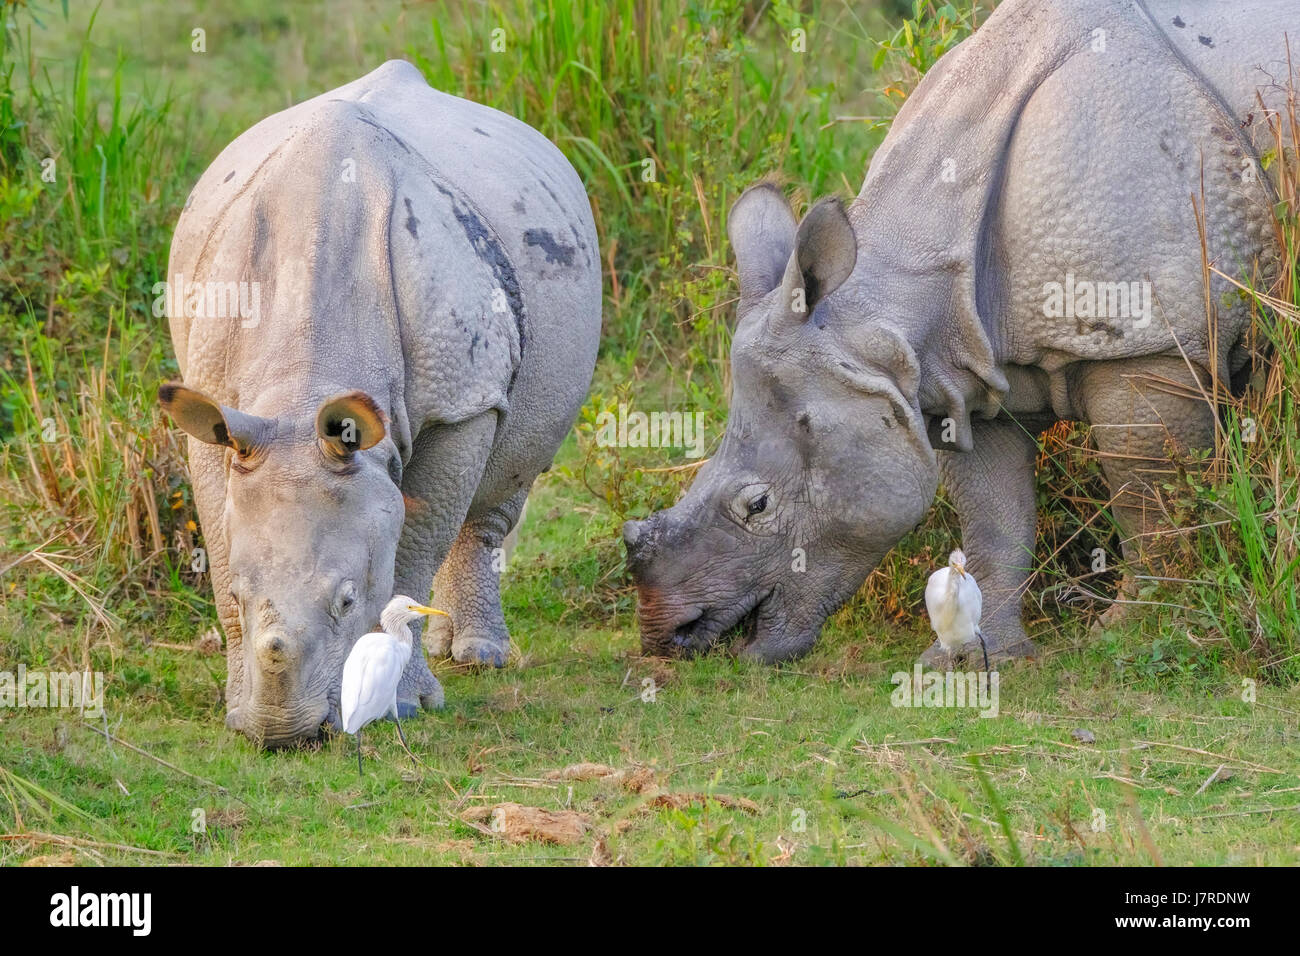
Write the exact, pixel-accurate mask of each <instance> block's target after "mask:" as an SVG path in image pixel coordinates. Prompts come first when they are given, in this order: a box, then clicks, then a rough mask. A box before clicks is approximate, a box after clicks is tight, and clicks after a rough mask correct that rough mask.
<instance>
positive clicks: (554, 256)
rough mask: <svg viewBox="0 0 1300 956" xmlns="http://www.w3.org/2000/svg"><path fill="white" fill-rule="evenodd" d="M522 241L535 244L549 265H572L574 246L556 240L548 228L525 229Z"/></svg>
mask: <svg viewBox="0 0 1300 956" xmlns="http://www.w3.org/2000/svg"><path fill="white" fill-rule="evenodd" d="M524 243H525V244H526V245H529V246H537V247H538V248H539V249H541V250H542V252H544V253H545V254H546V261H547V262H548V263H549V264H551V265H559V266H571V265H573V253H574V248H573V246H570V245H568V244H566V243H563V242H560V241H559V240H557V239H556V238H555V237H554V236H553V235H551V232H550V230H549V229H526V230H525V231H524Z"/></svg>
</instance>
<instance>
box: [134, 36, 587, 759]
mask: <svg viewBox="0 0 1300 956" xmlns="http://www.w3.org/2000/svg"><path fill="white" fill-rule="evenodd" d="M169 276H170V277H172V278H174V279H175V280H177V281H180V277H182V276H183V277H184V284H185V286H186V288H187V289H188V288H191V287H192V288H194V289H195V290H197V292H196V294H194V295H186V294H183V293H182V294H173V295H169V296H168V299H167V301H168V302H169V303H171V304H172V307H171V308H170V309H169V319H170V322H171V333H172V341H173V343H174V345H175V349H176V356H177V361H178V363H179V365H180V370H181V374H182V376H183V378H184V384H183V385H180V384H177V385H168V386H164V387H163V388H162V389H160V400H161V401H162V404H163V405H164V407H165V408H166V409H167V410H168V411H169V412H170V413H171V415H172V417H173V418H174V419H175V420H176V422H177V423H178V424H179V425H180V426H181V427H182V428H184V429H185V430H186V431H187V432H188V433H189V435H190V436H191V441H190V472H191V476H192V478H193V482H194V491H195V498H196V502H197V505H198V510H199V517H200V520H201V522H202V528H203V544H204V546H205V547H206V548H207V550H208V554H209V557H210V568H211V572H212V584H213V590H214V591H215V594H216V601H217V610H218V613H219V615H220V618H221V625H222V627H223V629H224V630H225V633H226V636H227V643H228V664H229V675H228V683H227V694H226V697H227V708H228V716H227V724H228V725H229V726H230V727H233V728H236V729H238V730H241V731H243V732H244V733H246V734H248V735H249V736H250V737H252V738H253V739H255V740H257V741H260V742H262V743H264V744H266V745H268V746H277V745H283V744H288V743H292V742H294V741H298V740H301V739H303V738H308V737H313V736H315V735H316V734H317V733H318V732H319V729H320V727H321V724H322V721H330V722H333V723H335V724H337V721H338V695H339V682H340V676H341V673H342V668H343V661H344V659H345V657H346V655H347V653H348V651H349V649H350V648H351V647H352V644H353V643H354V642H355V641H356V639H357V637H359V636H360V635H361V634H363V633H365V632H366V631H368V630H371V629H372V628H373V627H374V626H375V624H376V622H377V621H378V619H379V612H380V610H381V609H382V608H383V606H384V604H385V602H387V601H388V599H389V598H391V597H392V595H393V593H394V592H395V591H397V592H402V593H406V594H412V595H427V594H429V591H430V585H431V582H432V583H433V585H434V590H435V594H434V600H435V601H437V602H438V604H439V605H440V606H441V607H443V608H445V609H446V610H448V611H449V612H450V613H451V619H450V623H449V624H446V625H443V626H442V627H437V626H435V627H434V628H433V629H431V633H430V635H429V640H428V641H427V644H428V645H429V650H430V651H432V652H434V653H438V654H447V653H448V652H450V653H451V654H452V656H454V657H455V658H456V659H457V660H460V661H475V662H485V663H491V664H495V665H498V666H500V665H502V664H504V663H505V659H506V653H507V650H508V647H509V636H508V634H507V632H506V627H505V621H504V619H503V617H502V613H501V603H500V596H499V594H498V591H497V578H498V569H499V553H498V552H497V549H498V548H500V547H501V545H502V542H503V539H504V538H505V537H506V535H507V533H508V532H509V531H510V530H511V528H512V527H513V525H514V524H515V523H516V520H517V518H518V515H519V513H520V509H521V507H522V505H523V502H524V499H525V497H526V496H527V494H528V489H529V487H530V486H531V485H532V482H533V479H534V478H535V477H536V476H537V474H538V473H539V472H541V471H542V470H543V469H545V468H546V467H548V466H549V464H550V462H551V459H552V457H553V455H554V454H555V450H556V448H557V447H558V446H559V444H560V442H561V441H562V440H563V438H564V436H565V434H566V433H567V431H568V429H569V427H570V426H571V425H572V422H573V418H574V416H575V415H576V413H577V409H578V407H579V405H580V404H581V402H582V399H583V396H584V395H585V393H586V390H587V387H588V385H589V384H590V380H591V373H592V368H593V366H594V363H595V356H596V347H597V341H598V336H599V333H600V267H599V258H598V255H597V245H596V233H595V226H594V224H593V222H592V217H591V211H590V207H589V205H588V202H587V197H586V193H585V192H584V190H583V187H582V184H581V182H580V181H579V180H578V177H577V175H576V174H575V173H574V171H573V168H572V167H571V166H570V165H569V164H568V162H567V161H566V160H565V159H564V157H563V155H561V153H560V152H559V150H557V149H556V148H555V147H554V146H553V145H552V144H551V143H550V142H548V141H547V140H546V139H545V138H544V137H543V136H542V135H541V134H539V133H538V132H536V131H535V130H533V129H531V128H530V127H528V126H526V125H524V124H523V123H521V122H519V121H517V120H515V119H512V118H511V117H509V116H505V115H503V114H502V113H499V112H497V111H495V110H492V109H488V108H487V107H484V106H479V105H477V104H474V103H470V102H467V101H465V100H462V99H458V98H456V97H454V96H448V95H446V94H444V93H440V92H437V91H435V90H432V89H430V88H429V86H428V85H427V84H426V83H425V82H424V80H423V78H422V77H421V76H420V74H419V72H418V71H417V70H416V69H415V68H414V67H412V66H410V65H409V64H407V63H402V62H396V61H394V62H390V63H387V64H385V65H384V66H382V67H380V68H379V69H377V70H375V71H374V72H373V73H371V74H369V75H368V76H365V77H362V78H361V79H359V80H357V81H355V82H353V83H349V84H348V85H346V86H343V87H341V88H339V89H337V90H334V91H333V92H331V93H326V94H324V95H322V96H318V97H316V98H315V99H312V100H309V101H307V102H305V103H302V104H300V105H298V106H295V107H293V108H291V109H289V110H286V111H284V112H282V113H277V114H276V115H274V116H271V117H269V118H267V119H265V120H263V121H262V122H260V123H258V124H257V125H256V126H254V127H253V128H252V129H250V130H249V131H248V132H246V133H244V134H243V135H242V136H240V137H239V138H238V139H237V140H235V142H233V143H232V144H231V145H230V146H228V147H227V148H226V149H225V150H224V151H223V152H222V153H221V155H220V156H218V157H217V159H216V161H215V162H214V163H213V164H212V165H211V166H210V167H209V168H208V170H207V172H206V173H204V175H203V177H202V179H200V181H199V183H198V185H197V186H195V188H194V192H193V193H192V194H191V196H190V200H189V202H188V203H187V204H186V207H185V211H184V213H183V214H182V215H181V219H180V222H179V224H178V225H177V227H176V234H175V237H174V239H173V242H172V249H171V261H170V264H169ZM232 284H233V285H232ZM245 284H247V286H251V288H252V289H254V290H256V291H257V293H258V295H257V296H256V298H255V299H254V297H253V296H251V295H250V296H247V297H245V298H246V299H247V300H248V301H250V302H252V301H256V302H257V304H258V308H257V310H256V314H253V315H245V314H244V310H240V309H236V310H233V315H232V314H222V315H213V314H210V312H209V310H206V309H200V308H197V304H198V302H199V301H201V300H203V301H206V298H205V295H204V290H205V289H207V288H209V287H212V286H218V287H219V288H222V289H230V288H235V289H239V288H244V287H246V286H245ZM214 298H215V297H214ZM227 298H228V296H227ZM240 301H241V302H242V301H244V300H243V299H240ZM175 303H182V307H180V308H177V307H176V305H175ZM184 303H190V305H188V306H187V305H184ZM224 312H225V313H230V312H231V310H229V309H227V310H224ZM435 571H436V572H438V574H437V579H436V581H434V572H435ZM443 620H444V619H442V618H439V621H443ZM441 700H442V690H441V688H440V687H439V685H438V682H437V680H436V679H435V678H434V677H433V675H432V674H431V673H430V672H429V668H428V665H427V663H426V661H425V657H424V655H423V654H419V653H416V654H413V655H412V656H411V661H410V664H409V666H408V667H407V670H406V673H405V674H404V676H403V678H402V683H401V686H400V688H399V703H400V706H401V708H402V710H403V712H404V713H405V712H409V711H410V710H412V709H414V708H416V707H417V706H419V705H421V704H422V705H424V706H426V707H432V706H438V705H440V703H441Z"/></svg>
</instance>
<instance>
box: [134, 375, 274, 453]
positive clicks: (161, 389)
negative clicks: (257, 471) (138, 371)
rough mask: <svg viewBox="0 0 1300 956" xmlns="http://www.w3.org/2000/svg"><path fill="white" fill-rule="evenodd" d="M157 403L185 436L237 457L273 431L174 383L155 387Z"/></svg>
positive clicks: (263, 422)
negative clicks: (236, 454)
mask: <svg viewBox="0 0 1300 956" xmlns="http://www.w3.org/2000/svg"><path fill="white" fill-rule="evenodd" d="M158 403H159V404H160V405H162V407H163V410H164V411H165V412H167V414H168V415H170V416H171V417H172V420H173V421H174V422H176V424H177V425H179V426H180V427H181V429H182V430H183V431H184V432H185V433H186V434H188V435H192V436H193V437H195V438H197V439H198V440H199V441H202V442H207V443H208V444H209V445H225V446H226V447H227V448H233V449H234V450H235V451H237V452H238V453H239V454H240V455H247V454H248V453H249V452H251V451H252V450H253V449H254V448H255V447H256V446H257V445H259V444H260V443H262V442H264V441H266V439H267V437H268V436H269V435H270V433H271V432H272V431H273V430H274V423H273V422H271V421H270V420H269V419H266V418H259V417H258V416H256V415H245V414H244V413H243V412H239V411H236V410H235V409H233V408H227V407H226V406H225V405H221V404H218V403H217V402H215V401H214V400H212V399H211V398H209V397H208V396H207V395H204V394H203V393H202V392H200V391H196V390H195V389H192V388H186V387H185V386H184V385H178V384H176V383H175V382H167V383H165V384H163V385H159V386H158Z"/></svg>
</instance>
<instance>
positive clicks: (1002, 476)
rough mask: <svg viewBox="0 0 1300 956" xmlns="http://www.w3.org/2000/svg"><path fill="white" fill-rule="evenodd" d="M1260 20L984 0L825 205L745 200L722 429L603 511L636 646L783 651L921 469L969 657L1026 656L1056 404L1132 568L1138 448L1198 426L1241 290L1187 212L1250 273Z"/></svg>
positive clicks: (1203, 424)
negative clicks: (669, 492)
mask: <svg viewBox="0 0 1300 956" xmlns="http://www.w3.org/2000/svg"><path fill="white" fill-rule="evenodd" d="M1287 31H1289V33H1290V36H1291V37H1292V38H1293V39H1294V40H1296V41H1300V3H1296V2H1295V0H1243V2H1239V3H1226V2H1224V3H1212V2H1208V0H1202V2H1197V0H1179V2H1170V0H1145V2H1142V0H1077V2H1063V0H1061V2H1049V0H1007V2H1005V3H1003V4H1002V5H1001V6H1000V7H999V8H998V9H997V11H996V12H995V13H994V14H993V15H992V16H991V17H990V18H989V19H988V21H987V22H986V23H985V24H984V25H983V27H982V28H980V29H979V30H978V31H977V32H976V33H975V34H974V35H973V36H972V37H971V38H969V39H967V40H966V41H965V42H964V43H962V44H960V45H959V46H958V47H957V48H955V49H954V50H952V51H951V52H949V53H948V54H947V55H946V56H945V57H944V58H943V59H942V60H940V61H939V63H938V64H936V65H935V67H934V68H933V69H932V70H931V71H930V72H929V74H928V75H927V76H926V77H925V79H924V81H923V82H922V83H921V84H920V86H919V87H918V88H917V90H916V92H915V93H914V94H913V95H912V97H911V98H910V100H909V101H908V102H907V104H906V105H905V107H904V108H903V110H902V112H901V113H900V114H899V116H898V118H897V120H896V121H895V122H894V125H893V128H892V130H891V131H890V134H889V136H888V138H887V139H886V140H885V142H884V144H883V145H882V146H881V147H880V149H879V150H878V152H877V153H876V155H875V158H874V160H873V162H872V163H871V167H870V170H869V172H868V173H867V177H866V182H865V184H864V185H863V187H862V191H861V193H860V195H859V196H858V199H857V201H856V202H854V203H853V204H852V206H851V208H850V209H849V210H848V212H847V214H846V213H845V212H844V211H843V210H842V209H841V207H840V205H839V204H838V203H837V202H835V201H825V200H823V201H822V202H820V203H818V204H817V205H815V206H814V207H813V208H812V210H811V211H810V212H809V213H808V215H807V216H806V217H805V218H804V220H803V222H802V223H796V222H795V218H794V216H793V215H792V214H791V211H790V209H789V207H788V206H787V205H786V203H785V201H784V199H783V198H782V195H781V193H780V192H779V191H778V190H777V189H776V188H774V187H772V186H770V185H768V186H758V187H755V188H753V189H750V190H749V191H747V192H746V193H745V194H744V195H743V196H742V197H741V198H740V199H739V200H738V201H737V203H736V205H735V207H734V208H733V209H732V211H731V216H730V220H729V223H728V234H729V236H730V239H731V244H732V246H733V248H734V249H735V254H736V262H737V266H738V271H739V276H740V304H739V308H738V313H739V319H738V324H737V327H736V331H735V336H734V340H733V343H732V349H731V363H732V381H733V383H734V384H733V389H732V398H731V411H730V418H729V420H728V422H727V429H726V434H725V437H724V440H723V442H722V445H721V447H720V448H719V449H718V451H717V453H716V455H715V456H714V457H713V459H712V460H711V461H710V462H709V463H708V464H707V465H706V466H705V467H703V468H701V469H700V472H699V474H698V477H697V478H696V480H695V482H694V484H693V485H692V486H691V488H690V490H689V491H688V492H687V494H686V495H685V496H684V497H683V498H682V500H681V501H679V502H678V503H677V504H676V505H675V506H674V507H672V508H670V509H668V510H667V511H664V512H660V513H658V514H655V515H653V516H652V517H651V518H650V519H649V520H647V521H633V522H629V523H628V524H627V525H626V526H625V529H624V538H625V541H626V544H627V549H628V564H629V567H630V569H631V571H632V574H633V575H634V577H635V579H636V582H637V585H638V588H639V592H640V617H641V633H642V644H643V649H644V650H645V651H646V652H647V653H652V654H664V653H672V652H681V651H687V652H690V651H698V650H703V649H706V648H708V647H710V646H711V645H712V644H714V643H716V642H717V640H718V638H719V635H720V634H721V633H722V632H723V631H726V630H728V629H729V628H731V627H732V626H734V625H735V624H736V623H737V622H740V621H742V620H747V621H748V622H749V624H750V630H749V636H748V638H747V640H746V641H745V643H744V644H743V647H742V652H743V653H745V654H747V655H751V656H753V657H756V658H759V659H761V660H764V661H780V660H784V659H787V658H791V657H794V656H796V655H799V654H802V653H804V652H806V651H807V650H808V649H809V648H810V647H811V646H812V645H813V642H814V641H815V640H816V638H817V635H818V634H819V632H820V630H821V628H822V626H823V624H824V622H825V620H826V618H827V616H828V615H829V614H830V613H831V612H833V611H834V610H835V609H836V608H837V607H839V606H840V605H841V604H843V603H844V602H845V601H846V600H847V599H848V598H849V597H851V596H852V595H853V594H854V592H855V591H856V590H857V588H858V587H859V586H860V585H861V583H862V581H863V579H864V578H865V576H866V575H867V573H868V572H869V571H870V570H871V569H872V568H873V567H874V566H875V565H876V564H877V562H879V561H880V559H881V557H882V556H883V555H884V554H885V553H886V552H887V551H888V550H889V549H890V548H892V547H893V545H894V544H895V543H896V542H897V541H898V540H899V539H900V538H901V537H902V536H903V535H904V534H905V533H906V532H907V531H908V530H909V529H911V528H912V527H913V526H914V525H915V524H916V523H917V522H918V521H920V520H921V518H922V517H923V516H924V515H925V513H926V511H927V509H928V508H929V506H930V503H931V500H932V499H933V497H934V493H935V490H936V486H937V484H938V483H939V480H940V478H941V477H942V480H943V483H944V485H945V487H946V488H947V492H948V495H949V498H950V500H951V501H952V502H953V504H954V505H955V507H956V509H957V511H958V514H959V516H960V520H961V527H962V546H963V548H964V549H965V551H966V553H967V554H968V555H969V556H970V569H971V570H972V571H973V572H974V574H975V575H976V577H977V579H978V580H979V582H980V585H981V587H982V588H983V589H984V594H985V603H984V607H985V618H984V625H983V628H984V632H985V635H986V637H987V638H988V650H989V653H990V655H993V654H999V655H1001V656H1008V655H1014V654H1024V653H1029V652H1031V651H1032V649H1033V646H1032V644H1031V643H1030V642H1029V640H1028V638H1027V636H1026V633H1025V631H1024V628H1023V627H1022V624H1021V620H1020V597H1021V595H1022V593H1023V589H1024V587H1025V585H1026V582H1027V580H1028V577H1029V573H1030V568H1031V566H1032V565H1033V563H1034V530H1035V528H1034V526H1035V495H1034V462H1035V454H1036V451H1037V446H1036V443H1035V436H1036V435H1038V434H1039V432H1040V431H1041V430H1042V429H1043V428H1044V427H1046V426H1048V425H1049V424H1051V423H1052V422H1055V421H1057V420H1062V419H1073V420H1083V421H1087V422H1090V423H1091V424H1092V433H1093V436H1094V438H1095V441H1096V444H1097V446H1098V448H1099V450H1100V453H1101V456H1102V464H1103V466H1104V469H1105V473H1106V477H1107V479H1108V481H1109V483H1110V486H1111V489H1112V492H1113V493H1114V494H1115V495H1116V496H1117V499H1116V501H1115V504H1114V515H1115V518H1116V519H1117V522H1118V524H1119V525H1120V529H1121V531H1122V533H1123V536H1124V537H1125V539H1126V543H1125V546H1124V551H1125V554H1124V557H1125V558H1126V559H1129V560H1135V559H1137V558H1139V557H1140V555H1139V554H1138V551H1139V549H1138V548H1137V547H1135V546H1136V545H1137V543H1138V541H1139V540H1141V539H1139V538H1137V537H1136V536H1138V535H1139V534H1140V533H1141V532H1142V531H1143V530H1144V529H1145V530H1151V529H1153V528H1154V527H1155V526H1156V524H1157V522H1156V521H1155V520H1154V513H1153V511H1151V510H1149V509H1148V507H1147V505H1148V504H1149V502H1148V501H1147V500H1146V498H1145V496H1144V494H1143V493H1144V491H1149V488H1150V486H1152V485H1154V484H1156V483H1158V481H1159V478H1158V475H1157V474H1155V473H1158V472H1160V471H1162V470H1164V465H1165V464H1166V463H1168V462H1169V461H1170V454H1169V451H1170V449H1169V448H1167V447H1166V443H1167V441H1168V440H1169V439H1173V440H1174V442H1175V443H1176V444H1177V446H1179V447H1180V448H1196V447H1201V446H1206V445H1208V444H1210V443H1211V441H1212V435H1213V428H1214V420H1215V419H1214V413H1213V411H1212V410H1211V408H1210V407H1209V406H1208V405H1207V404H1206V402H1205V401H1203V400H1202V399H1201V397H1200V395H1201V388H1202V385H1203V384H1205V383H1208V381H1209V378H1210V373H1214V374H1215V375H1217V377H1218V379H1219V380H1220V381H1222V382H1224V383H1227V382H1229V381H1230V380H1231V379H1232V376H1233V375H1234V373H1239V372H1240V371H1241V370H1242V368H1243V365H1244V363H1245V362H1246V360H1247V356H1246V353H1245V350H1244V348H1243V343H1242V337H1243V332H1244V330H1245V329H1246V327H1247V324H1248V313H1249V309H1248V307H1247V305H1246V303H1245V302H1243V301H1242V299H1241V297H1238V296H1229V295H1226V293H1228V292H1230V291H1231V286H1230V285H1229V284H1228V283H1227V282H1226V281H1223V280H1220V279H1219V278H1217V277H1216V278H1215V279H1214V281H1213V282H1212V283H1211V284H1210V290H1209V298H1210V302H1209V303H1207V301H1206V298H1207V296H1206V290H1205V288H1204V285H1203V282H1202V253H1201V241H1200V233H1199V231H1198V222H1197V217H1198V210H1202V211H1203V213H1204V221H1205V239H1206V241H1207V243H1208V248H1209V254H1210V257H1211V259H1212V260H1213V262H1214V264H1215V265H1216V266H1217V267H1218V268H1220V269H1222V270H1223V271H1224V272H1227V273H1230V274H1239V275H1247V276H1251V275H1256V276H1258V277H1259V279H1260V280H1261V281H1262V280H1265V279H1267V277H1269V276H1271V275H1273V274H1274V270H1275V268H1276V265H1277V261H1278V248H1277V245H1276V239H1275V233H1274V224H1273V219H1272V216H1271V210H1272V208H1273V204H1274V202H1275V196H1274V191H1273V187H1272V186H1271V185H1270V183H1269V181H1268V179H1267V176H1266V174H1265V173H1264V172H1262V171H1260V168H1259V165H1258V163H1257V158H1258V157H1259V156H1260V155H1261V153H1262V152H1263V151H1264V150H1265V149H1266V148H1267V146H1268V145H1269V143H1270V142H1271V137H1270V135H1269V132H1268V123H1267V121H1266V117H1265V111H1264V109H1262V108H1261V106H1260V101H1259V97H1261V96H1262V98H1263V100H1264V102H1265V103H1267V104H1270V105H1272V106H1274V107H1276V106H1278V105H1280V104H1281V103H1282V102H1283V101H1284V99H1285V92H1284V90H1283V89H1282V87H1283V86H1284V85H1285V84H1286V82H1287V76H1288V68H1287V50H1286V45H1285V41H1284V33H1285V32H1287ZM1202 187H1203V195H1204V205H1203V206H1202V198H1201V197H1202ZM1207 305H1208V306H1209V307H1211V308H1217V313H1218V321H1217V334H1212V333H1211V331H1210V330H1209V328H1208V324H1207V321H1206V314H1207ZM1193 372H1194V373H1195V376H1196V377H1195V378H1193ZM936 452H937V453H936ZM968 650H970V649H968ZM973 650H974V653H975V655H976V656H978V653H979V651H978V645H976V647H975V648H973ZM939 651H940V649H939V648H938V646H937V644H936V645H935V646H934V647H932V648H931V649H930V650H929V651H927V652H926V655H927V659H928V660H930V661H934V660H936V659H937V658H940V657H941V655H940V653H939Z"/></svg>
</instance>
